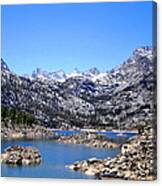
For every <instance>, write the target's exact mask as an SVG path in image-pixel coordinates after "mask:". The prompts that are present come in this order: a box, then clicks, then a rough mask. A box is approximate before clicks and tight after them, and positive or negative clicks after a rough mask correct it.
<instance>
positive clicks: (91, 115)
mask: <svg viewBox="0 0 162 186" xmlns="http://www.w3.org/2000/svg"><path fill="white" fill-rule="evenodd" d="M155 54H156V52H155V50H154V49H152V48H149V47H143V48H138V49H136V50H135V51H134V52H133V54H132V55H131V56H130V57H129V58H128V59H127V60H126V61H125V62H124V63H123V64H121V65H120V66H119V67H118V68H116V69H113V70H111V71H110V72H106V73H100V72H99V71H98V70H97V69H96V68H94V69H91V70H90V71H89V72H88V73H80V72H77V73H78V75H77V73H75V75H74V74H73V75H69V76H68V75H67V74H65V73H64V72H59V75H60V77H63V78H64V79H63V80H61V81H60V77H59V80H58V74H56V72H55V73H51V74H47V73H44V72H43V73H42V72H41V71H40V70H37V71H35V72H34V73H35V74H34V75H33V76H32V77H26V76H24V77H23V76H18V75H16V74H13V73H12V72H11V71H10V69H9V68H8V66H7V65H6V63H5V62H4V61H3V60H2V59H1V68H2V80H1V89H2V94H1V102H2V107H4V108H15V109H18V110H20V111H22V112H25V113H27V114H29V115H30V116H31V117H34V118H35V119H36V120H38V121H39V122H40V123H41V124H42V125H45V126H50V127H63V126H64V127H73V126H77V127H81V128H96V127H98V128H99V127H100V128H106V129H112V128H113V129H119V128H121V129H133V128H136V127H137V125H138V123H139V122H140V121H143V120H154V119H155V115H156V95H155V92H156V73H155V72H156V55H155ZM40 74H41V75H40ZM44 74H45V75H44ZM44 76H45V77H44ZM48 76H49V77H48ZM42 77H43V78H42ZM56 77H57V78H56ZM2 119H3V115H2Z"/></svg>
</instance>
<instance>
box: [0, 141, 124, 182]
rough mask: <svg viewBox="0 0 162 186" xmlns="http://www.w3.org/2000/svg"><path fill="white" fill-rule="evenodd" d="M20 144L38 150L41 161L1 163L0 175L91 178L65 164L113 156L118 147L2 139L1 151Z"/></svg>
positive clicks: (116, 152)
mask: <svg viewBox="0 0 162 186" xmlns="http://www.w3.org/2000/svg"><path fill="white" fill-rule="evenodd" d="M12 145H22V146H33V147H36V148H38V149H39V150H40V153H41V155H42V159H43V161H42V163H41V164H40V165H38V166H27V167H11V166H9V165H5V164H2V165H1V175H2V176H4V177H43V178H69V179H93V178H94V177H91V176H86V175H85V174H84V173H81V172H75V171H72V170H69V169H68V168H65V165H68V164H72V163H73V162H74V161H78V160H86V159H88V158H92V157H96V158H102V159H103V158H106V157H115V156H116V155H117V154H118V153H119V152H120V149H95V148H89V147H85V146H84V145H71V144H63V143H58V142H55V141H47V140H35V141H31V140H17V141H2V144H1V151H2V152H3V150H4V149H5V148H7V147H8V146H12Z"/></svg>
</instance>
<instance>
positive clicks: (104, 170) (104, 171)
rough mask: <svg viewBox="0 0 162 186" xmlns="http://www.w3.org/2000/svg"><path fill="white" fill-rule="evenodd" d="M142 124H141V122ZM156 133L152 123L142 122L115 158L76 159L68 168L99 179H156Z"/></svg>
mask: <svg viewBox="0 0 162 186" xmlns="http://www.w3.org/2000/svg"><path fill="white" fill-rule="evenodd" d="M141 125H142V124H141ZM155 136H156V134H155V130H154V128H152V124H151V125H149V124H148V123H147V124H144V128H143V129H142V130H141V134H140V135H139V136H137V137H135V138H134V139H131V140H130V141H128V142H127V143H126V144H124V145H122V148H121V154H119V155H118V156H117V157H115V158H112V159H110V158H108V159H104V160H98V159H96V158H92V159H89V160H84V161H78V162H75V163H74V164H72V165H69V166H67V167H68V168H70V169H72V170H75V171H82V172H84V173H85V174H87V175H93V176H96V177H97V178H99V179H109V178H120V179H128V180H155V179H156V137H155Z"/></svg>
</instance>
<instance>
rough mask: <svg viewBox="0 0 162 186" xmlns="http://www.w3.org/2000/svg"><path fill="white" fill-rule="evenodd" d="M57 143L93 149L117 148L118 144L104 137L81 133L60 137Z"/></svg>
mask: <svg viewBox="0 0 162 186" xmlns="http://www.w3.org/2000/svg"><path fill="white" fill-rule="evenodd" d="M58 141H60V142H63V143H65V144H84V145H86V146H87V147H93V148H119V144H117V143H115V142H113V141H110V140H108V139H105V137H104V135H99V134H94V133H90V132H81V133H80V134H77V135H72V136H60V137H59V139H58Z"/></svg>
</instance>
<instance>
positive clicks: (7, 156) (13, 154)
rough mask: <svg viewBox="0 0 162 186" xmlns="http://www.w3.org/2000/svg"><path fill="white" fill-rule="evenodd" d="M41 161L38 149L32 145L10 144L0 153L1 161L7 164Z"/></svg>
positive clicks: (29, 163) (38, 162) (24, 164)
mask: <svg viewBox="0 0 162 186" xmlns="http://www.w3.org/2000/svg"><path fill="white" fill-rule="evenodd" d="M41 161H42V158H41V155H40V152H39V150H38V149H36V148H33V147H21V146H12V147H8V148H7V149H5V151H4V152H3V153H2V154H1V162H2V163H6V164H9V165H17V166H28V165H38V164H40V163H41Z"/></svg>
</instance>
